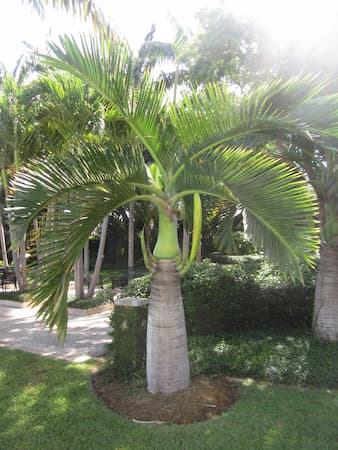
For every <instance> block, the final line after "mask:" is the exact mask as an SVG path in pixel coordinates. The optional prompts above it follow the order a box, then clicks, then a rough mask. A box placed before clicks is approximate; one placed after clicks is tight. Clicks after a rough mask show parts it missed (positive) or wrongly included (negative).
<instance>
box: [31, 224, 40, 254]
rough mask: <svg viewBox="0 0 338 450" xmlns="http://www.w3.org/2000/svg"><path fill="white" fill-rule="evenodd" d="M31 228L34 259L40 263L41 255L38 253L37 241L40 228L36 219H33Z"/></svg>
mask: <svg viewBox="0 0 338 450" xmlns="http://www.w3.org/2000/svg"><path fill="white" fill-rule="evenodd" d="M33 228H34V241H35V245H36V257H37V260H38V261H40V259H41V255H40V251H39V239H40V227H39V221H38V219H36V218H35V219H33Z"/></svg>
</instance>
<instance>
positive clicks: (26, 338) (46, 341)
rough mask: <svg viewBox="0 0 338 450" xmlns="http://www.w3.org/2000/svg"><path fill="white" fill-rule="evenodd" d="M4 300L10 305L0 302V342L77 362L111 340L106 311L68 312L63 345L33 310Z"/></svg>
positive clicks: (97, 352)
mask: <svg viewBox="0 0 338 450" xmlns="http://www.w3.org/2000/svg"><path fill="white" fill-rule="evenodd" d="M6 303H7V305H8V304H11V306H4V305H1V302H0V346H6V347H10V348H17V349H20V350H24V351H27V352H32V353H39V354H40V355H45V356H51V357H53V358H60V359H65V360H68V361H75V362H81V361H86V360H88V359H90V358H91V357H93V356H99V355H102V354H103V353H104V352H105V347H106V344H107V343H109V342H110V341H111V338H110V337H109V336H108V334H107V333H108V332H109V331H110V327H109V316H110V314H111V313H110V312H109V311H105V312H101V313H98V314H93V315H89V316H79V315H78V314H76V313H70V315H69V319H68V333H67V337H66V341H65V345H64V347H63V346H62V345H61V343H60V342H58V341H57V339H56V332H55V331H53V332H51V333H49V331H48V329H46V328H44V326H43V325H42V324H41V322H39V321H38V320H36V319H35V312H36V310H34V309H31V308H25V307H24V308H23V307H17V306H16V305H15V303H16V302H6ZM12 303H13V305H12Z"/></svg>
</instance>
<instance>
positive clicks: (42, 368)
mask: <svg viewBox="0 0 338 450" xmlns="http://www.w3.org/2000/svg"><path fill="white" fill-rule="evenodd" d="M94 364H95V362H92V363H86V364H69V363H66V362H63V361H57V360H51V359H48V358H43V357H38V356H36V355H32V354H28V353H23V352H20V351H14V350H8V349H3V348H1V349H0V448H1V449H2V450H7V449H20V450H24V449H34V450H38V449H44V450H48V449H57V450H64V449H76V450H79V449H81V450H83V449H90V450H93V449H98V450H105V449H116V450H117V449H119V450H122V449H125V450H127V449H128V450H129V449H133V450H134V449H137V450H138V449H147V450H151V449H154V450H155V449H156V450H161V449H168V450H169V449H170V450H178V449H182V450H183V449H184V450H189V449H191V450H203V449H205V450H207V449H208V450H226V449H229V450H237V449H243V450H254V449H257V450H264V449H283V450H289V449H295V450H312V449H318V450H334V449H338V392H337V391H336V390H330V389H314V388H300V387H283V386H272V385H269V384H263V383H255V382H250V381H246V382H243V385H242V388H241V398H240V400H239V401H238V402H237V403H236V404H235V405H234V407H233V408H232V409H231V410H229V411H227V412H226V413H224V414H223V415H222V416H221V417H219V418H216V419H212V420H210V421H208V422H204V423H200V424H194V425H189V426H177V425H175V426H167V425H159V426H156V425H139V424H134V423H132V422H131V421H129V420H125V419H123V418H121V417H119V416H117V415H116V414H113V413H112V412H111V411H109V410H107V409H106V408H105V407H104V406H103V405H101V404H100V402H99V401H98V400H97V399H96V397H95V394H94V393H93V391H92V389H91V385H90V380H89V376H90V370H91V369H92V368H93V367H94Z"/></svg>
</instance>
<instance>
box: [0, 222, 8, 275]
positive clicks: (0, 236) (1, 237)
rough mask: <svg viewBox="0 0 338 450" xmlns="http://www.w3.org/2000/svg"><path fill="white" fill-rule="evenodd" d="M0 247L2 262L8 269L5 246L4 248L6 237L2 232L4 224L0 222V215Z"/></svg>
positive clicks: (3, 231)
mask: <svg viewBox="0 0 338 450" xmlns="http://www.w3.org/2000/svg"><path fill="white" fill-rule="evenodd" d="M0 245H1V254H2V261H3V263H4V267H5V268H7V267H8V258H7V246H6V236H5V230H4V224H3V222H2V215H1V214H0Z"/></svg>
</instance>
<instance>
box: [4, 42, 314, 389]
mask: <svg viewBox="0 0 338 450" xmlns="http://www.w3.org/2000/svg"><path fill="white" fill-rule="evenodd" d="M51 47H52V50H53V51H54V53H55V55H56V56H55V57H46V59H47V61H48V62H49V63H50V64H52V65H54V66H55V67H58V68H60V69H63V70H67V71H69V72H70V73H72V74H73V75H77V76H79V77H80V78H81V79H82V80H83V81H85V82H87V83H88V84H89V85H90V86H92V87H93V88H94V89H96V90H97V91H98V92H99V93H100V94H101V96H102V97H103V98H104V99H105V101H106V102H107V104H109V105H110V106H111V108H113V109H114V110H115V111H116V114H118V116H119V117H120V119H121V120H122V121H124V122H125V123H126V124H127V125H128V127H129V128H130V130H131V132H132V133H133V134H134V136H135V145H133V146H132V147H130V146H129V145H128V146H123V145H120V146H118V145H116V144H114V142H107V143H106V145H104V146H102V145H99V144H94V143H87V144H86V145H83V148H82V152H81V153H80V154H79V155H76V156H75V155H70V156H68V157H67V158H64V159H60V158H59V159H50V160H49V161H46V160H43V161H42V160H36V161H33V162H32V163H31V164H30V165H28V166H27V167H26V168H25V169H24V170H23V171H22V172H21V173H20V174H19V175H18V176H17V178H16V180H15V183H14V184H13V193H14V195H13V198H12V201H11V210H10V212H11V216H12V220H13V224H14V225H15V227H16V231H17V233H18V234H19V235H23V234H24V233H25V232H26V230H27V227H28V226H29V224H30V222H31V221H32V220H34V219H35V218H36V217H37V216H38V215H39V214H40V213H41V212H42V211H44V210H45V209H46V208H47V207H48V205H49V204H51V203H53V204H54V205H55V207H56V210H57V214H56V215H55V216H54V217H53V227H52V229H50V230H49V231H48V233H47V232H46V233H43V234H42V236H41V240H40V245H39V247H40V249H41V250H42V251H41V254H42V255H44V256H43V257H42V259H40V261H39V263H38V264H37V263H35V264H34V265H33V267H32V268H31V273H32V277H33V279H35V280H36V281H37V282H36V284H35V286H34V290H33V293H32V304H33V305H35V306H39V312H38V315H39V316H41V317H42V318H43V319H44V320H45V321H46V323H47V325H48V326H49V327H51V328H52V327H53V326H54V325H56V326H57V328H58V331H59V335H60V336H61V337H64V336H65V334H66V329H67V302H66V298H67V290H68V283H69V277H70V273H71V270H72V267H73V265H74V263H75V261H76V260H77V258H78V257H79V255H80V253H81V252H82V250H83V247H84V244H85V242H86V241H87V239H88V237H89V235H90V233H91V232H92V231H93V230H94V229H95V227H96V226H97V224H98V223H99V222H101V221H102V220H103V218H104V217H106V216H107V214H109V213H110V212H111V211H112V210H114V209H116V208H118V207H120V206H121V205H126V204H128V203H129V202H131V201H133V200H135V201H138V200H140V201H146V202H150V203H151V204H154V205H155V206H156V208H157V211H158V217H159V229H158V237H157V242H156V245H155V248H154V250H153V255H152V256H151V258H152V263H153V265H155V269H154V273H153V279H152V289H151V297H150V303H149V315H148V331H147V380H148V389H149V391H150V392H162V393H169V392H176V391H179V390H181V389H184V388H185V387H186V386H187V385H188V384H189V361H188V353H187V339H186V329H185V320H184V311H183V306H182V298H181V291H180V272H179V271H180V270H184V267H183V264H182V261H181V250H180V247H179V244H178V237H177V225H176V224H177V211H178V209H179V208H180V207H181V204H182V202H184V201H185V199H187V198H189V197H190V198H191V197H192V198H193V204H194V224H193V237H192V245H191V253H190V256H189V262H191V261H193V259H194V257H195V256H196V254H197V251H198V247H199V239H200V230H201V218H202V211H201V201H200V194H206V195H211V196H214V197H217V198H221V199H225V200H227V201H229V202H232V203H236V204H238V203H240V204H241V205H242V206H243V207H244V208H246V211H247V218H248V223H249V227H248V231H249V233H250V234H251V236H252V238H253V240H254V242H255V243H256V244H259V245H261V246H262V248H263V249H264V251H265V253H266V254H267V255H268V256H269V257H270V258H271V259H272V260H274V261H278V262H279V264H280V266H281V268H282V269H284V270H285V271H288V272H289V273H291V274H292V276H293V277H295V278H300V279H301V278H302V272H301V268H300V263H301V262H304V263H306V264H311V261H312V254H311V252H313V251H315V250H316V248H317V235H316V229H315V222H314V219H313V215H314V212H315V202H314V196H313V193H312V191H311V189H309V187H308V185H307V184H306V182H305V180H304V179H303V178H302V177H301V176H300V175H299V173H298V172H296V171H294V170H292V169H290V167H289V166H288V165H286V164H285V163H283V162H281V161H278V160H276V159H273V158H270V157H268V156H267V155H265V154H263V153H260V152H258V153H257V152H254V151H252V150H251V148H250V147H249V144H250V143H252V144H253V145H254V146H257V145H258V142H261V140H262V139H264V140H265V141H266V140H267V139H268V138H271V139H275V138H278V139H284V138H285V139H287V137H288V136H289V135H290V133H293V134H295V135H297V136H301V137H302V138H303V139H304V140H306V141H308V140H309V139H313V138H315V137H313V136H311V135H310V131H311V130H310V128H309V126H306V125H304V123H303V122H302V121H301V120H298V119H295V118H294V117H293V116H292V118H290V117H291V113H292V111H293V110H294V108H295V107H296V106H297V105H299V104H302V103H303V102H306V101H308V100H309V99H310V98H311V97H312V96H314V95H316V94H317V93H318V88H317V86H316V85H315V86H314V82H313V80H312V79H306V80H303V81H300V80H299V79H293V80H290V81H289V82H286V83H281V82H273V83H270V84H267V85H265V86H260V87H258V88H257V89H255V90H253V91H252V92H250V94H248V95H247V96H246V97H242V98H240V99H239V98H236V97H235V96H233V95H230V94H229V93H228V92H227V90H226V88H225V86H222V85H210V86H207V87H206V88H205V89H204V90H199V91H198V92H196V91H194V90H191V91H190V92H189V93H187V94H185V95H184V96H183V98H182V100H181V101H180V102H178V103H177V104H174V105H172V104H171V103H170V102H169V101H168V100H166V97H165V94H166V92H165V88H164V87H163V86H161V85H156V86H154V83H153V82H152V80H151V78H150V76H149V73H148V72H145V73H144V75H143V76H142V79H141V81H140V83H136V82H135V79H134V76H133V74H134V68H133V64H134V62H133V61H134V58H133V57H132V54H131V52H130V50H129V47H128V46H127V44H125V43H123V42H120V41H118V40H113V41H112V40H104V39H97V38H95V37H93V36H92V37H91V38H90V39H89V40H87V39H86V38H85V37H84V36H82V38H81V42H80V44H79V43H77V42H76V41H75V39H73V38H70V37H64V38H62V41H61V45H60V46H58V45H55V44H51ZM277 97H278V98H279V99H280V100H284V101H283V102H282V101H280V102H278V105H277V106H275V100H276V98H277ZM44 249H48V251H43V250H44ZM215 295H217V294H216V293H215Z"/></svg>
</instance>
